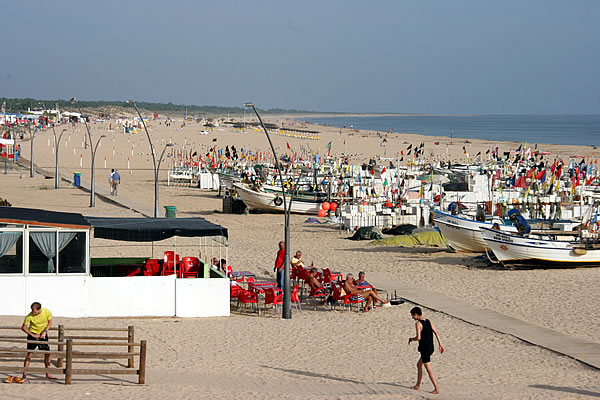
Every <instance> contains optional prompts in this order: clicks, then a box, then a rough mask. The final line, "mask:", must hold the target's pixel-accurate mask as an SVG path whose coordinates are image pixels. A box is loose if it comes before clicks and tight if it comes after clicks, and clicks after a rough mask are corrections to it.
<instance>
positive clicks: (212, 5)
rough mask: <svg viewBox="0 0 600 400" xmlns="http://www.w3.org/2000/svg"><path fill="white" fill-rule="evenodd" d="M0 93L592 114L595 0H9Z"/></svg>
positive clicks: (599, 27) (340, 108) (596, 60)
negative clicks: (95, 2) (33, 0)
mask: <svg viewBox="0 0 600 400" xmlns="http://www.w3.org/2000/svg"><path fill="white" fill-rule="evenodd" d="M3 10H4V11H5V15H6V16H7V18H4V19H3V24H2V25H0V34H2V38H3V40H2V43H3V50H4V51H2V52H1V53H0V67H1V68H0V97H9V98H26V97H31V98H45V99H58V98H63V99H69V98H71V97H73V96H75V97H77V98H78V99H80V100H98V99H123V100H125V99H135V100H137V101H147V102H160V103H169V102H172V103H174V104H190V105H200V106H202V105H207V106H209V105H216V106H223V107H241V106H242V105H243V103H244V102H247V101H252V102H254V103H255V104H256V106H257V107H259V108H261V109H273V108H280V109H288V110H292V109H296V110H305V111H313V112H323V113H363V114H370V113H379V114H392V113H393V114H434V115H457V114H458V115H465V114H477V115H598V113H600V74H598V71H600V54H599V52H597V51H595V50H594V49H595V48H597V47H598V39H599V38H600V24H598V23H597V22H596V21H598V20H599V19H600V18H599V17H600V2H597V1H594V0H578V1H575V2H564V1H559V0H531V1H528V2H519V1H516V0H507V1H504V2H501V3H497V2H491V1H476V0H469V1H466V0H456V1H453V2H447V1H443V0H430V1H421V2H416V1H412V0H411V1H400V0H398V1H393V0H382V1H381V2H375V3H368V4H367V3H364V2H358V1H342V0H332V1H328V2H317V1H314V0H313V1H311V0H309V1H306V2H302V3H289V2H274V1H267V0H257V1H255V2H243V1H234V0H225V1H220V2H208V1H175V2H170V3H168V4H167V3H163V2H159V1H156V0H147V1H141V0H132V1H128V2H118V1H115V0H105V1H103V2H102V3H101V4H100V5H95V6H93V7H92V6H91V5H88V4H86V3H81V2H77V1H74V0H56V1H54V2H51V3H45V2H43V3H23V2H8V3H7V4H4V5H3Z"/></svg>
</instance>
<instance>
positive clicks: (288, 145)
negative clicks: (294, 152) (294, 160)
mask: <svg viewBox="0 0 600 400" xmlns="http://www.w3.org/2000/svg"><path fill="white" fill-rule="evenodd" d="M285 143H286V144H287V147H288V149H290V150H291V149H292V148H291V147H290V144H289V143H288V142H285Z"/></svg>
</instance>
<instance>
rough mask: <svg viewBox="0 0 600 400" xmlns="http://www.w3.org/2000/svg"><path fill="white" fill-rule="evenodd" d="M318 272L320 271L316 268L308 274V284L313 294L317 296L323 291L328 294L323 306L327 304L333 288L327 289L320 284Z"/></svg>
mask: <svg viewBox="0 0 600 400" xmlns="http://www.w3.org/2000/svg"><path fill="white" fill-rule="evenodd" d="M317 272H318V270H317V269H316V268H315V267H313V268H311V269H310V271H309V272H308V280H307V282H308V285H309V286H310V288H311V292H312V293H314V294H317V293H319V292H321V291H323V292H325V293H326V296H324V301H323V304H325V302H326V301H327V297H328V296H329V295H330V294H331V287H326V286H325V285H323V284H322V283H321V282H319V280H318V279H317Z"/></svg>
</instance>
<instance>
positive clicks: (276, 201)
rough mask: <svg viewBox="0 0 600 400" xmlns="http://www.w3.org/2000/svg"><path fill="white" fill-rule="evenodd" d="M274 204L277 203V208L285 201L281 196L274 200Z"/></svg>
mask: <svg viewBox="0 0 600 400" xmlns="http://www.w3.org/2000/svg"><path fill="white" fill-rule="evenodd" d="M273 203H275V205H276V206H278V207H279V206H280V205H282V204H283V199H282V198H281V197H279V196H277V197H275V199H274V200H273Z"/></svg>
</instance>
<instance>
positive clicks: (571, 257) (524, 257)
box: [480, 227, 600, 267]
mask: <svg viewBox="0 0 600 400" xmlns="http://www.w3.org/2000/svg"><path fill="white" fill-rule="evenodd" d="M480 229H481V233H482V237H483V239H484V240H485V242H486V244H487V246H489V248H490V249H491V250H492V251H493V252H494V255H495V256H496V258H497V259H498V261H500V262H502V263H503V264H513V265H522V266H535V267H583V266H587V267H600V244H590V243H581V242H574V241H560V240H547V239H544V238H541V237H540V236H537V235H530V236H520V235H518V234H513V233H509V232H502V231H498V230H495V229H489V228H487V227H481V228H480ZM596 243H597V241H596Z"/></svg>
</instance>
